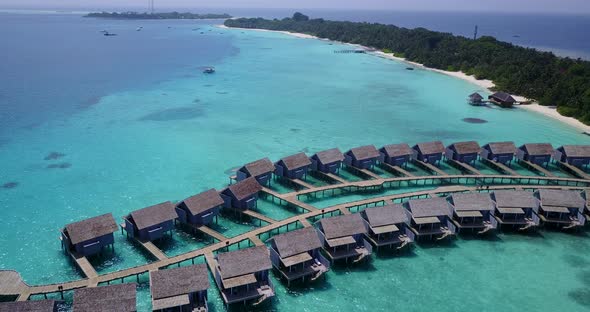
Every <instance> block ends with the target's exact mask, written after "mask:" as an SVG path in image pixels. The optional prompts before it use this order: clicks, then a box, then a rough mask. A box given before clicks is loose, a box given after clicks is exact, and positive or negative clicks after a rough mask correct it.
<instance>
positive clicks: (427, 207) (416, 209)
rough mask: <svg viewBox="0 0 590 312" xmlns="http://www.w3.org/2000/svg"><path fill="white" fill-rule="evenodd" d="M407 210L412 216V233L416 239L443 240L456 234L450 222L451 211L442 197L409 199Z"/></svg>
mask: <svg viewBox="0 0 590 312" xmlns="http://www.w3.org/2000/svg"><path fill="white" fill-rule="evenodd" d="M407 209H409V210H410V213H411V214H412V231H413V232H414V234H415V235H416V236H417V238H418V239H420V238H426V239H432V238H434V237H437V238H436V240H443V239H445V238H447V237H451V236H454V235H455V234H456V233H457V229H456V227H455V225H454V224H453V222H452V221H451V218H452V215H453V212H452V209H451V207H450V206H449V203H448V202H447V200H446V199H444V198H442V197H433V198H424V199H411V200H409V201H408V202H407Z"/></svg>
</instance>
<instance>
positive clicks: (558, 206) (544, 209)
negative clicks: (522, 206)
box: [535, 190, 586, 229]
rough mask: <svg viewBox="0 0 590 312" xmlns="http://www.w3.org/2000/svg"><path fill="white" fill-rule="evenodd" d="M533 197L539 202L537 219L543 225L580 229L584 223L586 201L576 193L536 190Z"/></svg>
mask: <svg viewBox="0 0 590 312" xmlns="http://www.w3.org/2000/svg"><path fill="white" fill-rule="evenodd" d="M535 197H537V199H539V200H540V201H541V207H540V209H539V218H541V221H542V222H543V224H544V225H553V226H556V227H559V228H563V229H571V228H577V227H581V226H583V225H584V224H585V223H586V218H585V217H584V215H583V211H584V206H585V204H586V201H585V200H584V199H583V198H582V195H581V194H580V193H579V192H577V191H568V190H538V191H536V192H535Z"/></svg>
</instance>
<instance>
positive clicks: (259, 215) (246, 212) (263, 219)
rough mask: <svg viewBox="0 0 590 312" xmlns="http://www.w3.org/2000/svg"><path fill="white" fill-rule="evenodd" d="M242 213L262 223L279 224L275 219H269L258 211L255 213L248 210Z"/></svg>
mask: <svg viewBox="0 0 590 312" xmlns="http://www.w3.org/2000/svg"><path fill="white" fill-rule="evenodd" d="M242 213H243V214H245V215H247V216H250V217H252V218H256V219H258V220H262V221H264V222H266V223H268V224H273V223H277V222H278V221H277V220H275V219H272V218H269V217H267V216H265V215H263V214H261V213H258V212H256V211H253V210H249V209H246V210H244V211H242Z"/></svg>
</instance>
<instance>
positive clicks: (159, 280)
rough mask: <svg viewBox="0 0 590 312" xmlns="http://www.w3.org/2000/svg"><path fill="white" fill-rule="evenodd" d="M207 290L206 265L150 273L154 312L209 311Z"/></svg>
mask: <svg viewBox="0 0 590 312" xmlns="http://www.w3.org/2000/svg"><path fill="white" fill-rule="evenodd" d="M208 288H209V272H208V271H207V265H206V264H197V265H189V266H184V267H179V268H173V269H166V270H158V271H150V291H151V293H152V310H153V311H161V312H172V311H181V312H193V311H199V312H206V311H207V310H208V306H207V289H208Z"/></svg>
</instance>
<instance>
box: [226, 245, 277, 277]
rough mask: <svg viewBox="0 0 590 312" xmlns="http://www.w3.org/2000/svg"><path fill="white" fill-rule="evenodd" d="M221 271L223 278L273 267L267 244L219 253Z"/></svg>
mask: <svg viewBox="0 0 590 312" xmlns="http://www.w3.org/2000/svg"><path fill="white" fill-rule="evenodd" d="M217 262H218V264H219V272H220V274H221V277H222V278H223V279H227V278H232V277H236V276H240V275H246V274H250V273H256V272H260V271H265V270H269V269H270V268H272V264H271V262H270V255H269V251H268V249H267V248H266V246H257V247H252V248H246V249H240V250H236V251H230V252H224V253H220V254H218V255H217Z"/></svg>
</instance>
